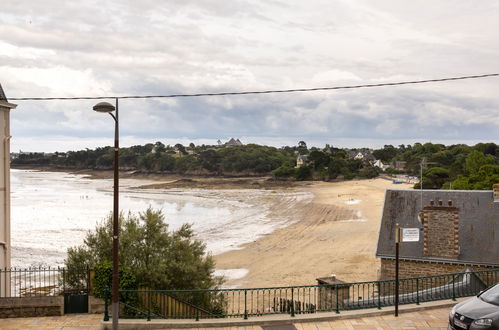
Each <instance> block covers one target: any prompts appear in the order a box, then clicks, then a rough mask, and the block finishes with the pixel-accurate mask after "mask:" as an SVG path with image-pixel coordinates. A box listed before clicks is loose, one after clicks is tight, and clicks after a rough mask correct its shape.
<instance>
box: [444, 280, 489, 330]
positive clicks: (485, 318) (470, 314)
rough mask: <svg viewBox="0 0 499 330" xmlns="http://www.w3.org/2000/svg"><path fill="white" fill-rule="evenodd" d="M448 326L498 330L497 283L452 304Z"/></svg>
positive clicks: (468, 329)
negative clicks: (454, 304)
mask: <svg viewBox="0 0 499 330" xmlns="http://www.w3.org/2000/svg"><path fill="white" fill-rule="evenodd" d="M448 328H449V329H452V330H478V329H487V330H488V329H492V330H499V284H497V285H495V286H493V287H490V288H488V289H487V290H484V291H482V292H480V293H479V294H478V295H477V296H476V297H473V298H470V299H468V300H465V301H463V302H460V303H459V304H457V305H456V306H454V308H452V310H451V311H450V313H449V327H448Z"/></svg>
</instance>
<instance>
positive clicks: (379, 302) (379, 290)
mask: <svg viewBox="0 0 499 330" xmlns="http://www.w3.org/2000/svg"><path fill="white" fill-rule="evenodd" d="M378 309H381V282H378Z"/></svg>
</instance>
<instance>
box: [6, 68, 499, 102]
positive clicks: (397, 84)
mask: <svg viewBox="0 0 499 330" xmlns="http://www.w3.org/2000/svg"><path fill="white" fill-rule="evenodd" d="M497 76H499V73H489V74H482V75H473V76H460V77H449V78H439V79H425V80H410V81H399V82H387V83H378V84H363V85H350V86H333V87H315V88H296V89H278V90H263V91H242V92H219V93H195V94H167V95H126V96H116V95H113V96H76V97H12V98H9V100H12V101H53V100H102V99H153V98H177V97H205V96H236V95H254V94H277V93H296V92H315V91H331V90H339V89H359V88H372V87H386V86H400V85H415V84H426V83H436V82H445V81H453V80H465V79H478V78H488V77H497Z"/></svg>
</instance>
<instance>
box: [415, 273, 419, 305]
mask: <svg viewBox="0 0 499 330" xmlns="http://www.w3.org/2000/svg"><path fill="white" fill-rule="evenodd" d="M416 305H419V277H417V278H416Z"/></svg>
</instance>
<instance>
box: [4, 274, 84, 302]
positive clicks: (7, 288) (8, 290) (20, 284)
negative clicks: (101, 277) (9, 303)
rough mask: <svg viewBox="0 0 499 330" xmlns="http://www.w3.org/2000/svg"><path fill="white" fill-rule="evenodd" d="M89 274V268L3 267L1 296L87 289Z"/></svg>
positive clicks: (59, 293)
mask: <svg viewBox="0 0 499 330" xmlns="http://www.w3.org/2000/svg"><path fill="white" fill-rule="evenodd" d="M89 276H90V271H89V270H88V269H66V268H60V267H53V268H52V267H48V268H41V267H40V268H3V269H0V297H2V298H14V297H18V298H20V297H42V296H43V297H45V296H58V295H61V294H63V293H64V292H80V291H86V290H87V288H88V283H89Z"/></svg>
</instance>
